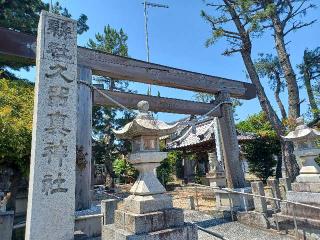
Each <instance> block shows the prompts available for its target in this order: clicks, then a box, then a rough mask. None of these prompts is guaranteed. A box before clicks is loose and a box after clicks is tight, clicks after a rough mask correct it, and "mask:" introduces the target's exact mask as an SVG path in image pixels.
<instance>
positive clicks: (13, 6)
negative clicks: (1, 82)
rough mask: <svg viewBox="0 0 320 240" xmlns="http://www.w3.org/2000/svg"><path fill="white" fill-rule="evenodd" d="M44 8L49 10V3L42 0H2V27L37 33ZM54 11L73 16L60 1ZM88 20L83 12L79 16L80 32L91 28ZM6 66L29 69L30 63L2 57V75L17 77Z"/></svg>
mask: <svg viewBox="0 0 320 240" xmlns="http://www.w3.org/2000/svg"><path fill="white" fill-rule="evenodd" d="M42 10H47V11H49V4H46V3H43V2H42V1H41V0H0V27H4V28H8V29H12V30H15V31H19V32H20V31H21V32H24V33H29V34H33V35H36V34H37V28H38V22H39V18H40V13H41V11H42ZM52 12H54V13H56V14H59V15H62V16H65V17H69V18H71V17H72V16H71V14H70V13H69V12H68V10H67V9H66V8H63V7H62V6H61V5H60V4H59V2H58V1H57V2H55V4H54V6H53V8H52ZM87 20H88V18H87V16H86V15H84V14H81V15H80V17H79V18H78V22H77V27H78V29H77V32H78V34H82V33H83V32H86V31H87V30H88V29H89V26H88V25H87ZM6 67H9V68H11V69H13V70H19V69H20V68H25V69H26V70H29V67H30V63H24V62H21V61H13V60H12V59H11V60H10V61H8V60H6V59H0V70H2V73H1V75H0V77H7V78H8V77H9V78H15V76H14V75H13V74H12V73H11V72H9V71H7V70H6Z"/></svg>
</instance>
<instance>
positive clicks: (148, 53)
mask: <svg viewBox="0 0 320 240" xmlns="http://www.w3.org/2000/svg"><path fill="white" fill-rule="evenodd" d="M144 30H145V34H146V50H147V62H150V49H149V33H148V9H147V1H146V0H145V1H144Z"/></svg>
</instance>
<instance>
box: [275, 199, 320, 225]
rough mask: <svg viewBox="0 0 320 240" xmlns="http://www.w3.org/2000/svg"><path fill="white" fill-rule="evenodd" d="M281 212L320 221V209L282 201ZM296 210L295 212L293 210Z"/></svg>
mask: <svg viewBox="0 0 320 240" xmlns="http://www.w3.org/2000/svg"><path fill="white" fill-rule="evenodd" d="M280 206H281V213H282V214H283V215H287V216H293V215H295V216H297V217H301V218H309V219H314V220H318V221H320V209H316V208H311V207H306V206H301V205H295V204H292V203H286V202H282V203H281V204H280ZM293 211H294V212H293Z"/></svg>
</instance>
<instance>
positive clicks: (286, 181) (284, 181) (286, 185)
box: [279, 178, 292, 199]
mask: <svg viewBox="0 0 320 240" xmlns="http://www.w3.org/2000/svg"><path fill="white" fill-rule="evenodd" d="M279 185H280V187H281V188H280V193H281V198H282V199H285V198H286V193H287V192H288V191H291V190H292V187H291V180H290V178H279ZM281 190H282V191H281Z"/></svg>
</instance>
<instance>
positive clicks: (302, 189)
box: [281, 118, 320, 226]
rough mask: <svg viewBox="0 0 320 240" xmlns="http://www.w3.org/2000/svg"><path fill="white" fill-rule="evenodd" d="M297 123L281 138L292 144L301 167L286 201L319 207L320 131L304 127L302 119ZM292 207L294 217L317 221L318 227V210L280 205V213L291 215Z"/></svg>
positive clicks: (319, 215)
mask: <svg viewBox="0 0 320 240" xmlns="http://www.w3.org/2000/svg"><path fill="white" fill-rule="evenodd" d="M297 123H298V126H297V127H296V129H295V130H294V131H292V132H290V133H289V134H288V135H287V136H285V137H283V138H284V139H285V140H286V141H292V142H293V143H294V154H295V156H296V158H297V159H298V160H299V161H300V165H301V169H300V174H299V175H298V176H297V178H296V180H295V182H293V183H292V191H288V192H287V200H288V201H293V202H299V203H305V204H310V205H315V206H320V168H319V166H318V164H317V163H316V162H315V158H316V157H318V156H319V155H320V148H319V146H318V145H317V140H319V138H320V131H317V130H315V129H312V128H309V127H308V126H306V125H305V124H304V121H303V118H298V119H297ZM293 207H294V211H295V214H296V216H299V217H305V218H310V219H315V220H318V221H319V226H320V210H317V209H312V208H307V207H303V206H299V205H297V206H293V205H292V204H290V203H282V205H281V213H282V214H285V215H293Z"/></svg>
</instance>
